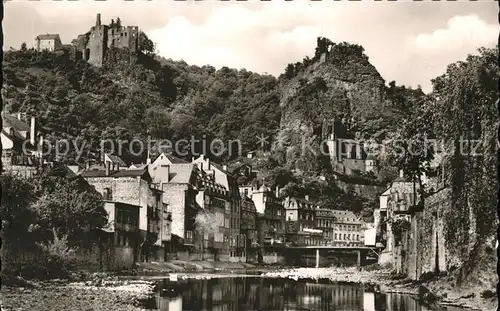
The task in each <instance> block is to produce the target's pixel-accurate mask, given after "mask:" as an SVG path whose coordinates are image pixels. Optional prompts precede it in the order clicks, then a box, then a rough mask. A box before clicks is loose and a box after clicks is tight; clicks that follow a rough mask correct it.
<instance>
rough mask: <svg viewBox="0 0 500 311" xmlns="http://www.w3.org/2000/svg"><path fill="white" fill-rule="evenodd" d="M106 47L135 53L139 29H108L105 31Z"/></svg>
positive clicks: (133, 27)
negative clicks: (106, 35) (125, 49)
mask: <svg viewBox="0 0 500 311" xmlns="http://www.w3.org/2000/svg"><path fill="white" fill-rule="evenodd" d="M107 33H108V38H107V41H106V42H107V47H108V48H111V47H115V48H127V49H129V50H130V51H131V52H136V51H137V47H138V38H139V37H138V36H139V27H137V26H127V27H110V28H109V29H108V31H107Z"/></svg>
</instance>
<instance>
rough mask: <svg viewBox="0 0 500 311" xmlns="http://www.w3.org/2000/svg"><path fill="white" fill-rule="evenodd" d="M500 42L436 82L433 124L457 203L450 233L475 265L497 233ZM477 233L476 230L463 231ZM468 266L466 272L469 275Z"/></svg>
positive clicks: (464, 256) (448, 216)
mask: <svg viewBox="0 0 500 311" xmlns="http://www.w3.org/2000/svg"><path fill="white" fill-rule="evenodd" d="M497 57H498V47H497V48H496V49H480V54H479V55H474V56H469V57H467V60H466V61H464V62H458V63H455V64H451V65H450V66H448V69H447V71H446V73H445V74H444V75H442V76H440V77H438V78H436V79H435V80H434V81H433V85H434V90H433V97H434V99H435V100H434V102H433V104H434V105H433V109H434V112H435V113H434V116H433V121H434V122H433V123H434V124H435V126H436V132H437V133H438V135H440V137H443V139H445V140H446V141H447V147H448V148H447V151H448V152H447V153H448V160H449V161H448V165H447V167H446V168H447V171H448V174H447V177H448V184H449V185H450V186H451V187H452V190H453V196H452V206H453V208H452V209H451V210H449V211H447V214H446V215H445V219H446V226H445V228H446V232H447V235H448V240H449V241H456V249H457V254H459V255H460V257H461V258H462V259H463V260H466V261H468V262H469V263H470V265H466V266H465V268H466V269H472V268H473V267H474V265H475V262H476V261H477V257H478V256H479V252H478V251H477V248H478V247H480V245H481V244H482V243H484V242H485V241H486V240H487V239H488V238H489V237H491V236H492V235H493V234H494V233H495V229H496V227H497V223H498V222H497V217H496V214H495V211H496V206H497V191H498V180H497V170H496V168H497V167H498V157H497V139H498V136H497V129H498V125H499V123H498V85H497V83H498V76H499V68H498V63H497ZM464 232H471V233H472V234H463V233H464ZM467 272H468V271H466V272H465V275H467V274H468V273H467Z"/></svg>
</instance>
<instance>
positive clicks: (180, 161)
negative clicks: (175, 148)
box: [166, 154, 190, 164]
mask: <svg viewBox="0 0 500 311" xmlns="http://www.w3.org/2000/svg"><path fill="white" fill-rule="evenodd" d="M166 157H167V158H168V159H169V160H170V162H172V163H173V164H187V163H190V162H189V161H186V160H184V159H181V158H178V157H176V156H173V155H171V154H166Z"/></svg>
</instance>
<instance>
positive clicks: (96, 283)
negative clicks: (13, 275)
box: [0, 274, 155, 311]
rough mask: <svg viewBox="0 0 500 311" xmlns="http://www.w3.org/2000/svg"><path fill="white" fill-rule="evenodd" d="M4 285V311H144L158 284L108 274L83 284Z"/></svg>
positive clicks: (53, 281) (100, 275)
mask: <svg viewBox="0 0 500 311" xmlns="http://www.w3.org/2000/svg"><path fill="white" fill-rule="evenodd" d="M19 282H20V283H22V284H18V286H12V285H11V286H5V285H4V284H2V291H1V294H0V297H1V300H0V301H1V310H6V311H13V310H30V311H46V310H51V311H59V310H60V311H98V310H107V311H108V310H109V311H141V310H144V309H145V307H146V306H147V304H148V303H150V301H151V298H152V297H153V295H154V292H155V282H154V281H145V280H119V279H117V278H116V277H110V276H106V275H105V274H95V277H94V279H90V280H87V281H83V282H71V281H69V280H51V281H44V282H41V281H33V282H30V281H22V280H19Z"/></svg>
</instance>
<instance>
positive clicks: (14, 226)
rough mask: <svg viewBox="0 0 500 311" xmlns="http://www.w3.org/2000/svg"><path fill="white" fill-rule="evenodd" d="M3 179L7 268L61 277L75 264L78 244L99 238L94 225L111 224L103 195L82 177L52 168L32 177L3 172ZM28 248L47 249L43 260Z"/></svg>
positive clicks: (0, 180) (1, 210)
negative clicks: (34, 259) (33, 257)
mask: <svg viewBox="0 0 500 311" xmlns="http://www.w3.org/2000/svg"><path fill="white" fill-rule="evenodd" d="M0 183H1V187H2V203H1V206H0V214H1V216H2V230H1V235H2V243H3V245H2V263H3V265H2V270H3V271H5V272H6V273H13V274H23V276H26V277H40V276H42V277H48V276H49V275H48V274H53V273H55V274H56V275H52V276H56V277H59V276H61V275H62V274H64V273H66V272H67V270H66V268H68V267H69V266H70V262H69V260H70V259H71V255H72V254H74V251H75V249H74V247H75V245H78V246H79V245H82V243H87V245H88V244H89V243H90V244H93V243H95V242H97V241H96V240H95V239H94V237H95V235H93V234H92V233H93V232H92V231H93V230H95V229H101V228H103V227H104V226H106V224H107V214H106V211H105V210H104V203H103V201H102V197H101V196H100V194H98V193H97V192H96V191H95V189H94V188H92V187H90V186H89V185H88V184H87V183H86V182H85V181H83V180H82V179H80V178H72V177H71V176H68V175H67V174H64V173H62V172H61V171H58V170H47V171H45V172H43V173H42V174H41V175H39V176H37V177H35V178H30V179H25V178H20V177H17V176H15V175H11V174H3V175H1V176H0ZM94 232H95V231H94ZM24 252H27V253H31V254H41V255H42V256H41V257H40V258H39V259H40V260H41V261H40V262H36V263H35V262H32V261H30V260H29V256H28V257H26V256H25V253H24ZM26 258H28V260H27V261H26V262H25V261H24V260H26Z"/></svg>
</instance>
